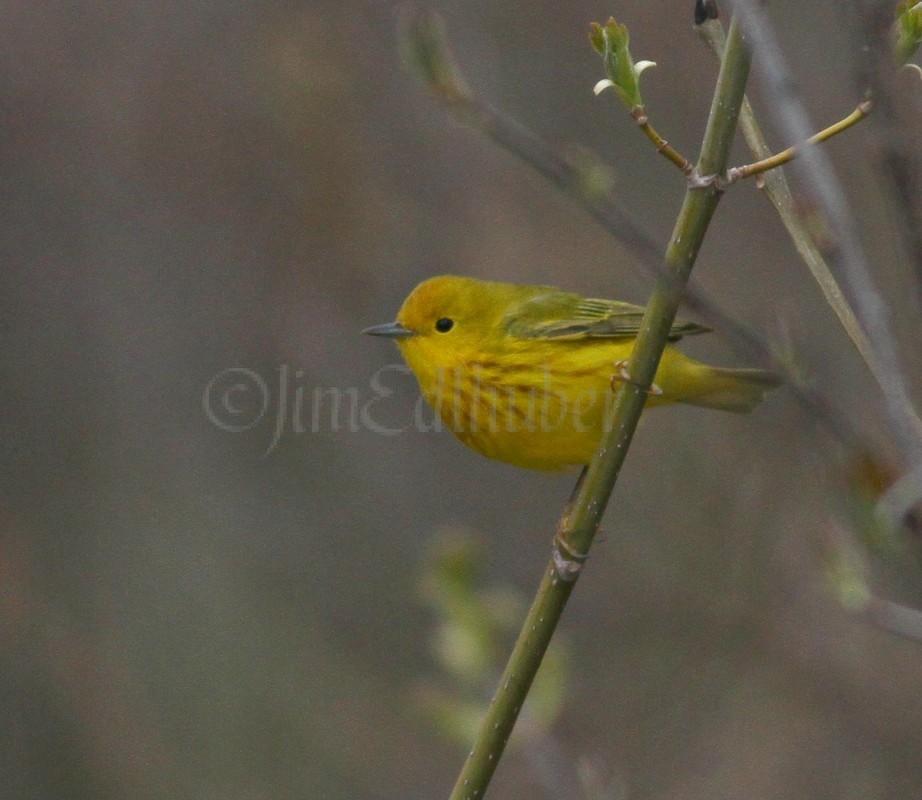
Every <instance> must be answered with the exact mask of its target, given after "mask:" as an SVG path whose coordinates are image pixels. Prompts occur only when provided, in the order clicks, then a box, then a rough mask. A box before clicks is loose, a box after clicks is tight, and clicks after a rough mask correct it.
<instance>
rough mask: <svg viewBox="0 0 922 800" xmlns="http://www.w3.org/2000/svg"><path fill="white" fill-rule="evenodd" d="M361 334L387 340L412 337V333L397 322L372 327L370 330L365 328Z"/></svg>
mask: <svg viewBox="0 0 922 800" xmlns="http://www.w3.org/2000/svg"><path fill="white" fill-rule="evenodd" d="M362 333H367V334H368V335H369V336H386V337H387V338H388V339H406V338H407V337H408V336H412V335H413V331H408V330H407V329H406V328H404V327H403V325H401V324H400V323H399V322H385V323H384V324H383V325H372V326H371V327H370V328H365V330H363V331H362Z"/></svg>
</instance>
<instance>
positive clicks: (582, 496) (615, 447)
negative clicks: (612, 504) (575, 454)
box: [450, 18, 750, 800]
mask: <svg viewBox="0 0 922 800" xmlns="http://www.w3.org/2000/svg"><path fill="white" fill-rule="evenodd" d="M749 63H750V62H749V53H748V50H747V48H746V47H745V44H744V42H743V38H742V34H741V31H740V29H739V25H738V24H737V21H736V18H734V20H733V22H732V23H731V25H730V32H729V35H728V40H727V48H726V52H725V56H724V59H723V63H722V65H721V70H720V76H719V77H718V81H717V87H716V90H715V93H714V99H713V103H712V106H711V114H710V117H709V119H708V125H707V129H706V131H705V136H704V142H703V144H702V150H701V157H700V159H699V162H698V166H697V173H698V174H699V175H715V174H723V172H724V171H725V170H726V165H727V158H728V154H729V149H730V145H731V143H732V141H733V135H734V132H735V130H736V125H737V118H738V116H739V110H740V105H741V103H742V101H743V93H744V91H745V87H746V81H747V79H748V76H749ZM719 199H720V194H719V191H718V190H717V188H716V187H715V186H714V185H713V184H712V185H709V186H706V187H704V188H692V187H690V188H689V189H688V191H687V192H686V195H685V201H684V203H683V205H682V209H681V211H680V213H679V217H678V219H677V220H676V225H675V229H674V233H673V236H672V239H671V240H670V243H669V247H668V248H667V251H666V256H665V263H664V269H663V271H662V273H661V274H660V275H659V277H658V278H657V280H656V282H655V285H654V288H653V293H652V295H651V298H650V303H649V305H648V306H647V310H646V313H645V315H644V319H643V323H642V325H641V330H640V334H639V335H638V337H637V342H636V344H635V346H634V352H633V355H632V356H631V362H630V369H631V373H632V376H633V381H632V382H631V383H628V382H623V383H622V384H620V388H619V389H618V395H617V397H616V399H615V405H614V409H613V414H612V419H611V425H610V427H609V430H608V431H607V432H606V434H605V436H604V437H603V441H602V443H601V446H600V449H599V452H598V454H597V455H596V457H595V458H594V459H593V460H592V462H591V463H590V464H589V467H588V469H587V470H586V472H585V474H584V479H583V478H581V480H580V482H579V483H578V484H577V489H576V491H575V496H574V499H573V502H572V505H571V506H570V507H568V509H567V511H565V512H564V515H563V517H562V519H561V523H560V528H559V530H558V533H557V536H556V537H555V539H554V550H553V557H552V559H551V562H550V564H549V565H548V568H547V569H546V571H545V573H544V578H543V579H542V581H541V585H540V587H539V589H538V593H537V595H536V596H535V600H534V602H533V604H532V607H531V609H530V610H529V612H528V615H527V617H526V619H525V623H524V625H523V626H522V630H521V633H520V634H519V638H518V640H517V641H516V644H515V647H514V648H513V651H512V654H511V656H510V658H509V662H508V664H507V665H506V669H505V671H504V672H503V675H502V677H501V679H500V684H499V688H498V689H497V691H496V695H495V696H494V698H493V701H492V703H491V704H490V707H489V709H488V711H487V714H486V717H485V719H484V721H483V724H482V726H481V729H480V732H479V734H478V736H477V740H476V741H475V743H474V747H473V749H472V750H471V752H470V755H469V756H468V758H467V761H466V762H465V764H464V767H463V768H462V770H461V773H460V775H459V776H458V780H457V782H456V783H455V786H454V789H453V791H452V793H451V796H450V798H451V800H479V798H482V797H483V795H484V793H485V791H486V789H487V786H488V785H489V783H490V779H491V778H492V776H493V772H494V771H495V769H496V765H497V763H498V762H499V759H500V757H501V756H502V753H503V749H504V748H505V745H506V742H507V741H508V739H509V736H510V734H511V733H512V729H513V726H514V725H515V721H516V718H517V717H518V714H519V712H520V711H521V708H522V704H523V703H524V701H525V698H526V696H527V694H528V690H529V687H530V686H531V682H532V680H533V678H534V676H535V673H536V672H537V670H538V667H539V666H540V664H541V659H542V657H543V655H544V652H545V650H546V649H547V646H548V644H549V642H550V640H551V637H552V635H553V633H554V629H555V627H556V625H557V621H558V620H559V619H560V615H561V614H562V613H563V609H564V606H565V605H566V602H567V599H568V598H569V596H570V593H571V592H572V590H573V586H574V584H575V582H576V579H577V578H578V577H579V573H580V570H581V567H582V563H583V561H585V558H586V556H587V555H588V551H589V548H590V546H591V545H592V541H593V539H594V537H595V534H596V531H597V530H598V526H599V522H600V520H601V518H602V514H603V513H604V511H605V507H606V505H607V504H608V499H609V497H610V495H611V491H612V489H613V488H614V485H615V481H616V480H617V477H618V473H619V471H620V469H621V467H622V465H623V464H624V460H625V457H626V455H627V451H628V448H629V446H630V443H631V439H632V437H633V435H634V430H635V429H636V427H637V423H638V421H639V419H640V415H641V412H642V411H643V407H644V404H645V402H646V398H647V391H646V390H647V389H648V388H649V387H650V385H651V383H652V382H653V377H654V375H655V374H656V368H657V366H658V364H659V360H660V357H661V356H662V352H663V348H664V347H665V345H666V340H667V335H668V332H669V329H670V327H671V325H672V322H673V320H674V318H675V315H676V311H677V309H678V306H679V303H680V301H681V299H682V294H683V292H684V289H685V285H686V283H687V281H688V278H689V274H690V272H691V269H692V267H693V265H694V263H695V258H696V256H697V254H698V251H699V250H700V248H701V244H702V242H703V241H704V236H705V233H706V232H707V228H708V225H709V223H710V221H711V217H712V216H713V214H714V211H715V210H716V208H717V203H718V201H719Z"/></svg>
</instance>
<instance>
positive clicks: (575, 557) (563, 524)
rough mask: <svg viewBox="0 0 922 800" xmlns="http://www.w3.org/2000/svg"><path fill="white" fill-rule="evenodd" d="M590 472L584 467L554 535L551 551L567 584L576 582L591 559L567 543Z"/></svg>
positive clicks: (559, 572) (561, 577) (562, 578)
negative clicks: (578, 496) (578, 499)
mask: <svg viewBox="0 0 922 800" xmlns="http://www.w3.org/2000/svg"><path fill="white" fill-rule="evenodd" d="M588 471H589V467H588V466H585V467H583V469H582V471H581V472H580V474H579V477H578V478H577V479H576V486H574V487H573V491H572V492H571V493H570V499H569V500H567V505H566V508H565V509H564V512H563V515H562V516H561V517H560V522H559V523H558V525H557V532H556V533H555V534H554V547H553V550H552V551H551V555H552V557H553V560H554V569H555V570H556V571H557V574H558V575H559V576H560V579H561V580H563V581H565V582H567V583H572V582H573V581H575V580H576V578H577V576H578V575H579V572H580V570H581V569H582V568H583V564H584V563H585V561H586V559H587V558H589V554H588V553H576V552H574V551H573V548H572V547H570V545H569V544H567V542H566V535H567V530H568V529H569V527H570V514H572V513H573V506H574V505H575V504H576V497H577V495H578V494H579V490H580V488H581V487H582V485H583V481H584V480H585V478H586V473H587V472H588Z"/></svg>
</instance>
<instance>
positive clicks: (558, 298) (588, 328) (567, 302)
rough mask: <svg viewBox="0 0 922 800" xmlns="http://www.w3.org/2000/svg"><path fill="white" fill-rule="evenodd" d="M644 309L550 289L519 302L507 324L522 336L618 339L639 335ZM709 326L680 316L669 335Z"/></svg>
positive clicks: (675, 336) (512, 332)
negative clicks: (681, 318) (687, 320)
mask: <svg viewBox="0 0 922 800" xmlns="http://www.w3.org/2000/svg"><path fill="white" fill-rule="evenodd" d="M643 312H644V309H643V307H642V306H635V305H632V304H631V303H622V302H620V301H618V300H599V299H596V298H591V297H590V298H587V297H580V296H579V295H576V294H570V293H568V292H548V293H547V294H540V295H537V296H535V297H532V298H530V299H528V300H526V301H524V302H522V303H519V304H518V305H516V306H515V308H513V309H512V310H511V311H510V312H509V313H508V314H507V315H506V318H505V320H504V324H505V328H506V331H507V333H509V334H510V335H511V336H515V337H517V338H520V339H617V338H627V337H631V336H636V335H637V333H638V332H639V330H640V321H641V319H642V318H643ZM709 330H710V328H706V327H704V326H703V325H698V324H697V323H694V322H685V321H683V320H678V319H677V320H676V321H675V322H674V323H673V325H672V328H671V330H670V331H669V338H670V340H671V341H675V340H677V339H681V338H682V337H683V336H692V335H694V334H698V333H706V332H708V331H709Z"/></svg>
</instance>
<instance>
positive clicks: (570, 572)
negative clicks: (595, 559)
mask: <svg viewBox="0 0 922 800" xmlns="http://www.w3.org/2000/svg"><path fill="white" fill-rule="evenodd" d="M587 558H589V553H577V552H574V551H573V550H572V549H571V548H570V547H569V546H568V545H567V544H566V542H564V540H563V538H562V537H561V536H560V534H559V533H558V534H556V535H555V536H554V547H553V549H552V550H551V560H552V561H553V562H554V571H555V572H556V573H557V575H558V576H559V577H560V580H562V581H563V582H564V583H573V581H575V580H576V579H577V578H578V577H579V573H580V571H581V570H582V568H583V564H585V563H586V559H587Z"/></svg>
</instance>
